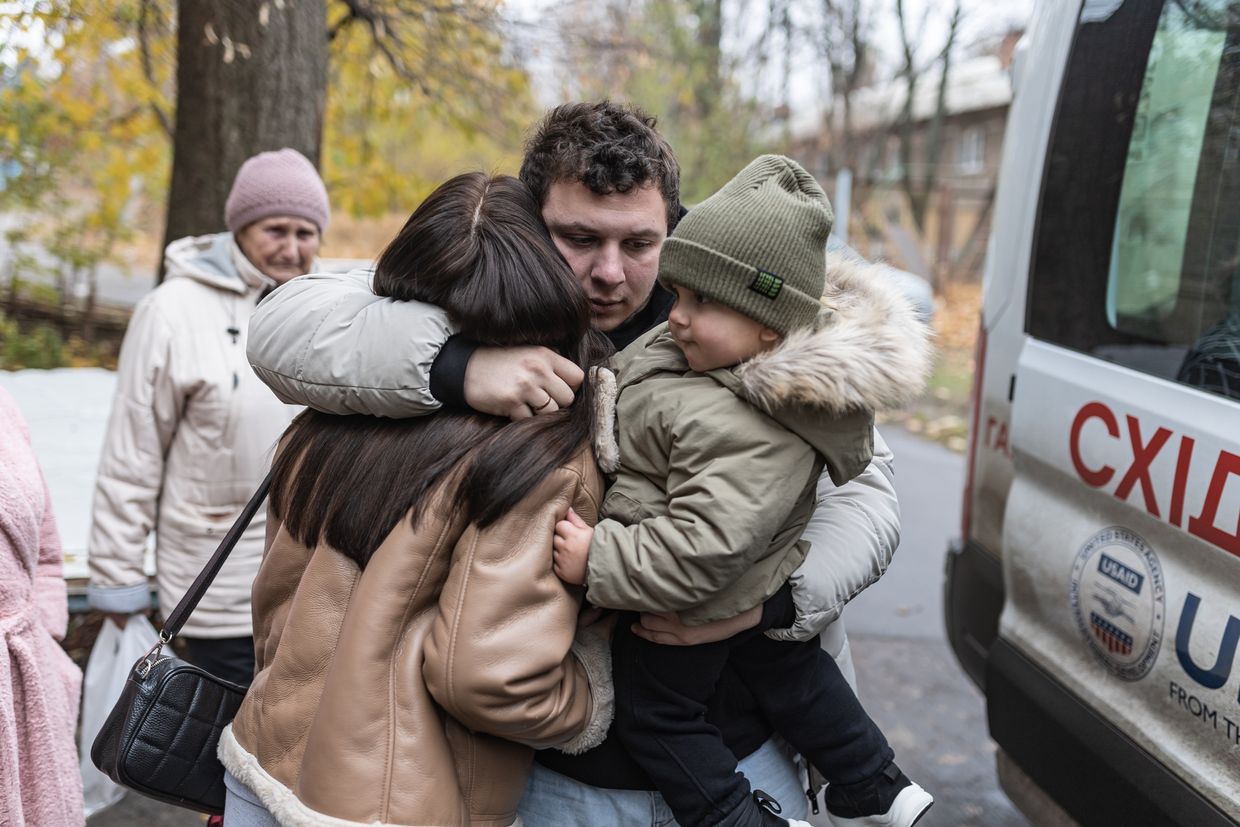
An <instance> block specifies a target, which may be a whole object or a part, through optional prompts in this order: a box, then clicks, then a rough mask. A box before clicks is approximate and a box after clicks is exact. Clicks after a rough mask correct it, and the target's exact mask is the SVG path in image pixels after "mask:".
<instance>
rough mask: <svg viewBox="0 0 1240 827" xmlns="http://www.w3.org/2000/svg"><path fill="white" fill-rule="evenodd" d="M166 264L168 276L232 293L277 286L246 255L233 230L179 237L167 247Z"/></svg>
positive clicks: (165, 253) (165, 252)
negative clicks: (192, 280) (231, 231)
mask: <svg viewBox="0 0 1240 827" xmlns="http://www.w3.org/2000/svg"><path fill="white" fill-rule="evenodd" d="M164 265H165V270H166V272H167V278H169V279H173V278H189V279H194V280H195V281H199V282H202V283H203V284H206V285H209V286H211V287H215V288H217V289H219V290H228V291H230V292H233V293H242V294H244V293H247V292H249V291H251V290H254V289H259V290H262V289H264V288H266V287H274V286H275V281H274V280H273V279H271V278H269V277H268V276H265V275H263V273H262V272H261V271H260V270H259V269H258V268H257V267H255V266H254V265H253V264H252V263H251V262H250V260H249V259H248V258H246V257H245V253H243V252H241V248H240V247H239V246H237V240H236V239H235V238H234V237H233V234H232V233H215V234H214V235H200V236H187V237H185V238H179V239H177V240H176V241H174V242H172V243H171V244H169V245H168V249H166V250H165V251H164Z"/></svg>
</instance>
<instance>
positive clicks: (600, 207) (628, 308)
mask: <svg viewBox="0 0 1240 827" xmlns="http://www.w3.org/2000/svg"><path fill="white" fill-rule="evenodd" d="M542 216H543V220H544V221H545V222H546V224H547V229H548V230H550V231H551V238H552V239H553V240H554V241H555V246H556V247H558V248H559V250H560V253H561V254H562V255H563V256H564V258H565V259H567V260H568V263H569V266H571V267H572V268H573V272H574V273H576V274H577V280H578V281H579V282H581V286H582V288H584V289H585V291H586V296H587V297H588V298H589V299H590V316H591V318H592V320H593V322H594V326H595V327H596V328H597V329H599V330H601V331H603V332H604V333H606V332H608V331H610V330H614V329H616V327H618V326H619V325H620V324H621V323H622V322H623V321H624V320H625V319H627V318H629V317H630V316H632V315H633V314H634V313H636V312H637V311H638V310H641V309H642V307H644V306H645V304H646V300H647V299H649V298H650V292H651V290H653V289H654V280H655V276H657V275H658V272H659V250H660V249H661V248H662V246H663V241H664V239H666V238H667V205H666V204H665V203H664V201H663V196H662V194H661V193H660V192H659V189H658V187H656V186H654V185H653V184H652V185H650V186H645V187H641V188H638V189H633V190H629V191H628V192H623V193H622V192H613V193H611V194H610V195H596V194H595V193H593V192H591V191H590V189H589V187H587V186H586V185H585V184H582V183H581V182H580V181H557V182H556V183H554V184H552V185H551V188H550V189H549V190H548V191H547V199H546V201H545V202H544V203H543V208H542Z"/></svg>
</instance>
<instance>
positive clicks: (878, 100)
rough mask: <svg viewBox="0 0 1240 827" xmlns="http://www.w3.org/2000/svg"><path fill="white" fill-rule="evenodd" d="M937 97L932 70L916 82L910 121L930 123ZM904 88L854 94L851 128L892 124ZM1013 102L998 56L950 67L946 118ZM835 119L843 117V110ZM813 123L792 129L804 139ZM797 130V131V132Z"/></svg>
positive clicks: (878, 87) (887, 86)
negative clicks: (927, 121) (947, 115)
mask: <svg viewBox="0 0 1240 827" xmlns="http://www.w3.org/2000/svg"><path fill="white" fill-rule="evenodd" d="M938 94H939V72H938V71H937V70H936V69H931V70H930V71H928V72H925V73H923V74H922V76H921V77H920V78H918V82H917V88H916V91H915V93H914V95H913V119H914V120H915V121H924V120H929V119H930V118H931V117H932V116H933V115H934V109H935V105H936V103H937V100H938ZM904 98H905V85H904V81H903V80H902V79H900V78H895V79H892V80H888V81H884V82H883V83H876V84H874V85H873V86H866V87H863V88H861V89H858V90H857V91H856V92H854V93H853V128H854V129H855V130H857V131H860V132H866V131H869V130H872V129H876V128H881V127H884V126H888V125H890V124H892V123H895V121H896V118H897V117H898V116H899V114H900V110H901V109H902V108H903V107H904ZM1011 102H1012V76H1011V72H1010V70H1009V69H1007V68H1005V67H1004V66H1003V63H1002V61H1001V60H1000V59H999V57H998V56H997V55H981V56H979V57H973V58H968V59H967V60H962V61H959V62H956V63H953V64H952V67H951V72H950V74H949V75H948V78H947V98H946V104H947V114H949V115H961V114H965V113H967V112H981V111H984V110H987V109H995V108H999V107H1006V106H1008V105H1009V104H1010V103H1011ZM835 116H836V117H837V118H842V117H843V107H842V106H838V107H836V112H835ZM816 123H817V122H816V121H812V120H809V119H806V120H805V121H804V122H803V123H802V124H797V125H795V126H794V128H793V132H794V134H797V135H798V136H799V137H805V136H806V135H807V134H808V133H810V132H813V131H814V130H815V129H816ZM797 127H800V128H797Z"/></svg>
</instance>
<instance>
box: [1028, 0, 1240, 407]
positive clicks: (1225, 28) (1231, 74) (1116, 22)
mask: <svg viewBox="0 0 1240 827" xmlns="http://www.w3.org/2000/svg"><path fill="white" fill-rule="evenodd" d="M1031 266H1032V272H1031V278H1030V295H1029V303H1028V307H1029V315H1028V319H1027V325H1026V329H1027V330H1028V332H1029V333H1030V335H1032V336H1035V337H1037V338H1039V339H1044V340H1046V341H1049V342H1053V343H1056V344H1060V345H1063V346H1064V347H1069V348H1072V349H1074V350H1078V351H1081V352H1084V353H1089V354H1092V355H1094V356H1097V357H1099V358H1103V359H1107V360H1110V361H1114V362H1117V363H1119V364H1123V365H1125V366H1127V367H1130V368H1133V369H1136V370H1140V371H1143V372H1146V373H1150V374H1153V375H1155V376H1160V377H1163V378H1165V379H1171V380H1175V381H1179V382H1183V383H1186V384H1191V385H1194V386H1196V387H1200V388H1202V389H1203V390H1207V391H1210V392H1213V393H1218V394H1221V395H1224V396H1228V397H1230V398H1233V399H1240V2H1237V0H1194V2H1191V3H1190V2H1184V0H1166V2H1149V1H1148V0H1127V2H1124V3H1123V4H1122V5H1120V6H1119V8H1117V9H1116V10H1115V12H1114V13H1113V14H1111V15H1110V16H1107V17H1104V18H1099V17H1098V16H1096V15H1094V16H1090V18H1089V19H1083V20H1082V21H1081V22H1080V23H1079V24H1078V30H1077V34H1076V41H1075V43H1074V44H1073V49H1072V56H1071V58H1070V60H1069V64H1068V70H1067V73H1066V75H1065V78H1064V84H1063V90H1062V92H1061V95H1060V101H1059V109H1058V111H1057V113H1056V120H1055V126H1054V130H1053V135H1052V139H1051V145H1050V147H1049V150H1048V154H1047V164H1046V172H1045V180H1044V184H1043V189H1042V196H1041V203H1040V206H1039V213H1038V230H1037V236H1036V240H1035V246H1034V257H1033V261H1032V265H1031Z"/></svg>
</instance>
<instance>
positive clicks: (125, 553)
mask: <svg viewBox="0 0 1240 827" xmlns="http://www.w3.org/2000/svg"><path fill="white" fill-rule="evenodd" d="M166 261H167V273H168V275H167V280H166V281H165V282H164V283H163V284H162V285H160V286H159V287H157V288H156V289H155V290H153V291H151V293H150V294H148V295H147V296H146V297H145V298H144V299H143V300H142V302H141V303H139V305H138V307H137V309H136V310H135V311H134V315H133V319H132V320H131V321H130V324H129V330H128V331H127V332H126V334H125V341H124V344H123V345H122V346H121V357H120V365H119V367H118V370H117V388H116V398H115V399H114V401H113V403H112V415H111V418H110V420H109V421H108V430H107V436H106V438H105V441H104V448H103V456H102V457H101V458H100V460H99V473H98V477H97V480H96V483H95V497H94V505H93V514H92V524H91V531H90V540H89V545H88V550H89V555H90V572H91V586H90V590H89V596H90V601H91V605H92V606H93V607H94V608H97V609H100V610H103V611H113V612H122V613H129V612H134V611H138V610H140V609H142V608H144V607H145V606H146V605H147V603H148V597H147V583H146V577H145V576H144V574H143V570H142V557H143V550H144V549H145V547H146V544H147V537H148V535H150V533H151V532H152V531H153V532H154V533H155V552H156V553H155V561H156V562H155V564H156V570H157V574H156V580H157V582H158V587H159V604H160V606H161V607H163V609H164V611H165V612H167V611H170V610H171V609H172V607H173V606H175V605H176V603H177V601H179V600H180V599H181V596H182V595H183V594H184V593H185V590H186V589H187V588H188V587H189V585H190V583H192V582H193V580H194V577H195V576H197V574H198V572H199V571H200V570H201V569H202V566H203V565H204V564H205V563H206V561H207V559H208V558H209V557H210V555H211V553H212V552H213V551H214V550H215V548H216V546H217V545H218V544H219V541H220V538H221V537H222V536H223V534H224V532H225V531H227V530H228V528H229V526H231V525H232V523H233V520H235V519H236V517H237V514H238V513H239V512H240V511H241V508H242V507H243V506H244V505H245V503H246V502H247V501H248V500H249V498H250V496H251V494H253V492H254V489H255V488H256V487H257V486H258V483H259V482H260V481H261V480H262V478H263V476H264V475H266V473H267V469H268V467H269V466H270V464H271V455H272V450H273V449H274V447H275V444H276V441H277V440H278V439H279V437H280V434H281V433H283V432H284V429H285V428H286V427H288V424H289V422H291V421H292V418H293V416H294V415H296V413H297V411H298V410H299V409H298V408H296V407H293V406H289V405H285V404H283V403H281V402H280V401H279V400H277V399H276V398H275V396H274V395H272V393H271V391H269V390H268V389H267V387H266V386H265V385H263V383H262V382H260V381H259V380H258V378H257V377H255V376H254V373H253V371H251V370H250V366H249V363H248V362H247V361H246V356H245V347H246V335H247V330H248V328H249V321H250V315H251V314H252V313H253V311H254V306H255V304H256V303H257V302H258V299H259V296H260V294H261V293H262V291H263V290H264V289H265V288H266V287H268V286H270V285H271V284H272V283H273V282H272V281H271V280H270V279H268V278H267V277H266V276H264V275H263V274H262V273H260V272H259V271H258V270H257V269H256V268H255V267H254V266H253V265H252V264H251V263H250V262H249V261H248V260H247V259H246V258H245V256H244V255H243V254H242V253H241V251H240V249H239V248H238V247H237V244H236V242H235V241H234V240H233V237H232V235H231V234H229V233H220V234H218V235H210V236H201V237H198V238H183V239H181V240H179V241H176V242H173V243H172V244H170V245H169V246H168V250H167V253H166ZM265 524H266V520H265V515H264V512H263V511H260V512H259V514H258V515H257V516H256V517H255V518H254V521H253V522H252V523H251V524H250V527H249V529H248V530H247V531H246V532H245V535H244V536H243V537H242V539H241V541H240V542H238V543H237V546H236V548H235V549H234V550H233V552H232V555H231V556H230V557H229V559H228V562H227V563H226V564H225V565H224V568H223V570H222V571H221V572H220V575H219V577H218V578H216V580H215V582H214V583H213V584H212V586H211V588H210V589H209V590H208V591H207V594H206V596H205V597H204V598H203V600H202V603H201V604H199V606H198V608H197V610H196V611H195V612H194V614H193V615H192V616H191V617H190V619H189V621H188V622H187V623H186V624H185V627H184V630H183V634H185V635H186V636H188V637H204V638H221V637H243V636H246V635H249V634H250V629H251V621H250V586H251V584H252V583H253V581H254V575H255V573H256V572H257V571H258V564H259V561H260V559H261V558H262V553H263V541H264V535H265V531H266V528H265Z"/></svg>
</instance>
